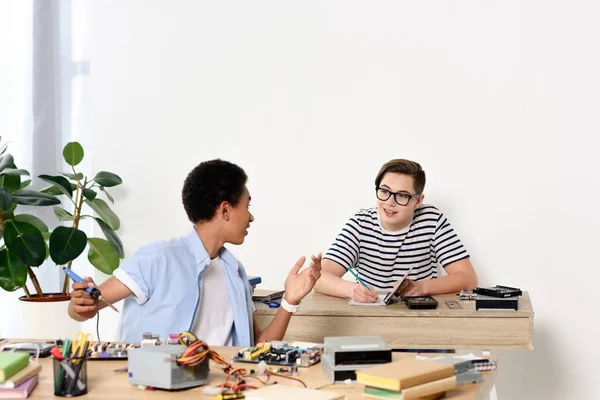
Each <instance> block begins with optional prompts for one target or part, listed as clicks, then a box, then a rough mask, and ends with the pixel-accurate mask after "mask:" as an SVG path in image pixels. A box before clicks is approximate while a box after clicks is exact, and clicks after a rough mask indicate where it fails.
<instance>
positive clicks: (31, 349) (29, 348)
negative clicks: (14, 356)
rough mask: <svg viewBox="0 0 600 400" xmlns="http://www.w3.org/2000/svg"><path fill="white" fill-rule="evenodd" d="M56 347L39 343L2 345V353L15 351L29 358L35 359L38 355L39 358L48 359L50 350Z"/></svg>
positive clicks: (51, 344)
mask: <svg viewBox="0 0 600 400" xmlns="http://www.w3.org/2000/svg"><path fill="white" fill-rule="evenodd" d="M54 347H56V346H55V345H54V344H53V343H41V342H16V343H15V342H13V343H8V344H3V345H2V351H17V352H25V353H29V355H30V356H32V357H35V356H37V355H38V354H39V357H40V358H44V357H48V356H49V355H50V350H52V349H53V348H54Z"/></svg>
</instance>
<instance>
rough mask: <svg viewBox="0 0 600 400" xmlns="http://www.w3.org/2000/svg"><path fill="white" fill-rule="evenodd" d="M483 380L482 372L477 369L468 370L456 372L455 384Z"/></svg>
mask: <svg viewBox="0 0 600 400" xmlns="http://www.w3.org/2000/svg"><path fill="white" fill-rule="evenodd" d="M482 381H483V374H482V373H481V372H479V371H474V370H469V371H464V372H461V373H459V374H456V384H457V385H469V384H471V383H479V382H482Z"/></svg>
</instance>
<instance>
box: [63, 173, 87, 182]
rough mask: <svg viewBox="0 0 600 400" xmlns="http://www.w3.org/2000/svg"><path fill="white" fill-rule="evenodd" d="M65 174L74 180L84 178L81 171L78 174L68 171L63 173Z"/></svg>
mask: <svg viewBox="0 0 600 400" xmlns="http://www.w3.org/2000/svg"><path fill="white" fill-rule="evenodd" d="M62 174H63V175H64V176H66V177H67V178H69V179H72V180H74V181H81V180H83V174H82V173H81V172H78V173H77V175H75V174H69V173H67V172H63V173H62Z"/></svg>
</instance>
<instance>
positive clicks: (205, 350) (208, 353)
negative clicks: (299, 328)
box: [177, 331, 307, 393]
mask: <svg viewBox="0 0 600 400" xmlns="http://www.w3.org/2000/svg"><path fill="white" fill-rule="evenodd" d="M178 340H179V343H180V344H181V345H182V346H187V348H186V349H185V351H184V352H183V354H181V357H179V358H178V359H177V365H181V366H187V367H195V366H198V365H200V364H202V363H203V362H204V360H206V357H208V358H210V359H211V360H213V361H214V362H216V363H217V364H220V365H223V366H224V368H223V372H225V373H226V374H227V379H225V382H224V383H221V384H220V385H217V386H218V387H221V388H225V389H228V390H230V391H232V392H234V393H238V392H240V391H242V390H245V389H258V387H257V386H254V385H249V384H247V383H246V379H254V380H256V381H258V382H260V383H261V384H263V385H267V384H268V382H269V379H270V378H271V376H278V377H280V378H285V379H291V380H293V381H296V382H300V383H301V384H302V385H303V386H304V387H307V386H306V383H304V382H303V381H302V380H301V379H298V378H294V377H292V376H287V375H283V374H279V373H277V372H272V371H269V370H268V369H267V370H265V371H264V372H263V373H264V375H265V376H266V377H267V379H266V380H262V379H260V378H258V377H256V376H252V375H246V373H247V371H246V369H244V368H233V366H232V365H231V364H230V363H228V362H227V361H226V360H225V359H224V358H223V357H222V356H221V355H220V354H219V353H217V352H216V351H214V350H211V349H210V348H209V347H208V344H206V342H204V341H202V340H198V338H196V336H195V335H194V334H192V333H190V332H187V331H185V332H181V333H180V334H179V335H178ZM231 377H233V378H234V379H235V382H229V378H231Z"/></svg>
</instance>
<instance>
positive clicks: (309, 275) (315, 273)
mask: <svg viewBox="0 0 600 400" xmlns="http://www.w3.org/2000/svg"><path fill="white" fill-rule="evenodd" d="M310 258H311V260H312V261H311V262H310V268H306V269H305V270H304V271H302V272H300V273H298V272H299V271H300V269H301V268H302V266H303V265H304V262H305V261H306V257H304V256H302V257H300V259H299V260H298V262H296V265H294V268H292V270H291V271H290V273H289V274H288V277H287V278H286V280H285V294H284V298H285V300H286V301H287V302H288V303H290V304H292V305H296V304H298V303H300V300H302V299H303V298H304V296H306V295H307V294H308V293H310V291H311V290H312V288H313V286H315V283H316V282H317V280H318V279H319V278H320V277H321V253H319V254H318V255H317V256H316V257H315V256H311V257H310Z"/></svg>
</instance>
